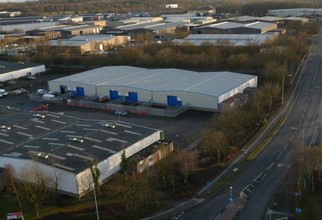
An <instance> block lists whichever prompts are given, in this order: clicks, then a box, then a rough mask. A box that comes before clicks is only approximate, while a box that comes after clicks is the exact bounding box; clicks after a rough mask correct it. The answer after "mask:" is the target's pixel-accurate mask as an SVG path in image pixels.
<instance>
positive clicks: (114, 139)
mask: <svg viewBox="0 0 322 220" xmlns="http://www.w3.org/2000/svg"><path fill="white" fill-rule="evenodd" d="M106 141H108V142H112V141H118V142H121V143H127V141H125V140H121V139H117V138H112V137H110V138H107V139H106Z"/></svg>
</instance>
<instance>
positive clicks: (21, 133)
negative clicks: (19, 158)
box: [17, 131, 33, 138]
mask: <svg viewBox="0 0 322 220" xmlns="http://www.w3.org/2000/svg"><path fill="white" fill-rule="evenodd" d="M17 134H20V135H23V136H27V137H29V138H32V137H33V135H31V134H26V133H23V132H20V131H19V132H17Z"/></svg>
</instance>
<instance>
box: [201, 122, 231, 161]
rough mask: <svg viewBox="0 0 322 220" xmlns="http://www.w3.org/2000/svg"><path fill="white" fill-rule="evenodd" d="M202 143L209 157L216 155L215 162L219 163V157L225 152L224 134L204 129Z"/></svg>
mask: <svg viewBox="0 0 322 220" xmlns="http://www.w3.org/2000/svg"><path fill="white" fill-rule="evenodd" d="M202 143H203V145H204V148H205V149H206V151H208V152H209V153H210V156H211V157H214V155H215V154H217V160H218V163H220V158H221V157H220V155H221V154H222V153H223V152H224V151H225V150H226V144H227V139H226V137H225V134H224V133H223V132H222V131H217V130H214V129H213V128H208V129H205V130H204V131H203V132H202Z"/></svg>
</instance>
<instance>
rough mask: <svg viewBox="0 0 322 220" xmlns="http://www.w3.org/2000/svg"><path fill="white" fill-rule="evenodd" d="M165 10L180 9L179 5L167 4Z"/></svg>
mask: <svg viewBox="0 0 322 220" xmlns="http://www.w3.org/2000/svg"><path fill="white" fill-rule="evenodd" d="M165 8H178V4H167V5H165Z"/></svg>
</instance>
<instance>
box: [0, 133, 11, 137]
mask: <svg viewBox="0 0 322 220" xmlns="http://www.w3.org/2000/svg"><path fill="white" fill-rule="evenodd" d="M0 135H1V136H5V137H8V136H9V134H5V133H2V132H0Z"/></svg>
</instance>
